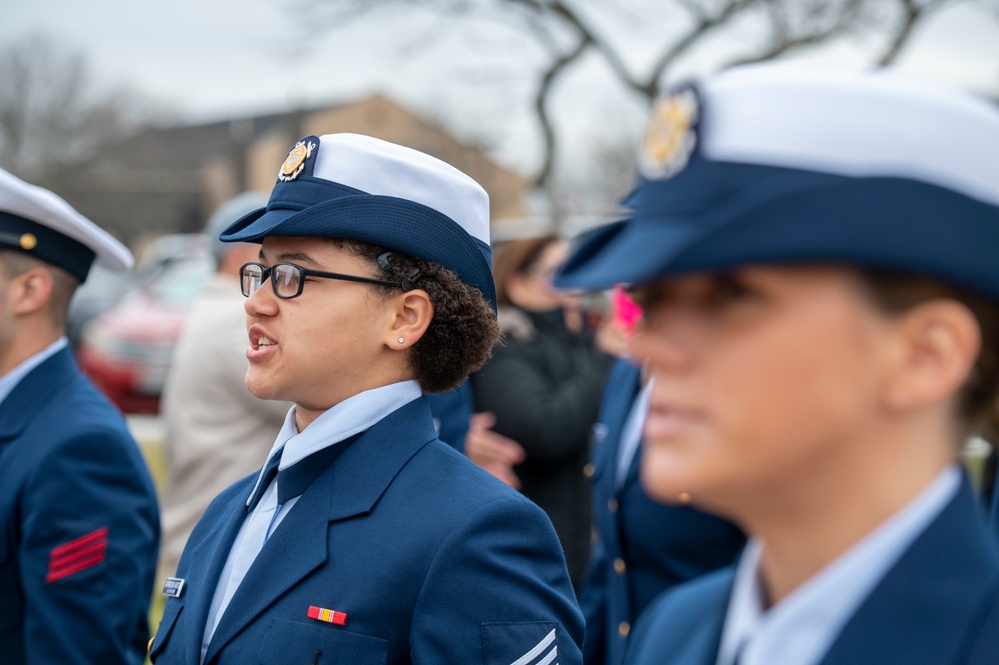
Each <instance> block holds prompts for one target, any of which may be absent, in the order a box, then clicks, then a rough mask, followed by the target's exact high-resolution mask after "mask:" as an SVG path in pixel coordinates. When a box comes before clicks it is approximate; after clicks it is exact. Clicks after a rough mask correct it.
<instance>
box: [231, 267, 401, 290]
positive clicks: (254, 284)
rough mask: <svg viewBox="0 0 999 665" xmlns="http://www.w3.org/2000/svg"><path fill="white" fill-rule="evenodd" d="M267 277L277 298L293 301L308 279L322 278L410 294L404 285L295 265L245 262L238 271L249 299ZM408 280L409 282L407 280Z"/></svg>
mask: <svg viewBox="0 0 999 665" xmlns="http://www.w3.org/2000/svg"><path fill="white" fill-rule="evenodd" d="M268 275H269V276H270V278H271V287H272V288H273V289H274V295H276V296H277V297H278V298H284V299H285V300H290V299H291V298H297V297H298V296H300V295H302V289H303V288H304V287H305V278H306V277H322V278H324V279H341V280H343V281H346V282H361V283H362V284H377V285H379V286H394V287H397V288H400V289H405V290H407V291H409V290H411V289H412V288H413V286H412V284H410V285H409V286H410V288H409V289H407V288H406V287H405V285H404V284H403V282H389V281H386V280H384V279H371V278H370V277H358V276H356V275H341V274H340V273H338V272H323V271H321V270H309V269H308V268H303V267H302V266H297V265H295V264H294V263H275V264H274V265H272V266H271V267H270V268H266V267H264V266H263V265H261V264H259V263H256V262H253V261H251V262H249V263H244V264H243V265H242V266H240V268H239V281H240V285H241V287H242V289H243V295H244V296H246V297H247V298H249V297H250V295H252V294H253V293H254V292H255V291H256V290H257V289H259V288H260V287H261V286H263V284H264V280H266V279H267V277H268ZM406 281H408V280H406Z"/></svg>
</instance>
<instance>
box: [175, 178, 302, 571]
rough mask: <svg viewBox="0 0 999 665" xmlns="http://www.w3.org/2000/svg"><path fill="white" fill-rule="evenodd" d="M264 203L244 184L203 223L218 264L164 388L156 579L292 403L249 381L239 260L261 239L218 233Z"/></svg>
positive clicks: (265, 445) (249, 468)
mask: <svg viewBox="0 0 999 665" xmlns="http://www.w3.org/2000/svg"><path fill="white" fill-rule="evenodd" d="M265 205H267V196H266V195H265V194H262V193H258V192H243V193H242V194H240V195H238V196H236V197H234V198H232V199H230V200H228V201H226V202H225V203H223V204H222V205H220V206H219V207H218V208H217V209H216V210H215V211H214V212H213V213H212V215H211V217H210V218H209V219H208V222H207V223H206V225H205V230H204V234H205V236H206V237H207V241H208V243H209V246H210V247H211V250H212V258H214V260H215V263H216V270H215V273H214V274H213V275H212V276H211V277H210V278H209V280H208V282H207V283H206V284H205V285H204V288H203V289H202V291H201V293H200V294H199V295H198V298H197V300H195V302H194V304H193V306H192V307H191V311H190V312H189V313H188V314H187V316H186V318H185V319H184V328H183V331H182V332H181V335H180V338H179V339H178V340H177V346H176V348H175V349H174V352H173V359H172V360H171V363H170V372H169V374H168V375H167V380H166V385H165V386H164V389H163V404H162V409H161V415H162V417H163V422H164V424H165V425H166V438H165V442H166V458H167V480H166V484H165V486H164V488H163V491H162V501H161V503H162V517H163V543H162V545H161V546H160V566H159V567H160V572H159V574H158V575H157V583H158V584H162V583H163V581H164V580H165V578H166V577H168V576H172V575H173V574H174V573H175V572H176V570H177V563H178V562H179V561H180V554H181V552H183V551H184V544H185V543H186V542H187V538H188V536H190V535H191V531H192V530H193V529H194V525H195V524H197V522H198V520H199V519H200V518H201V514H202V513H204V512H205V508H207V507H208V504H209V503H211V501H212V499H214V498H215V497H216V496H218V494H219V492H221V491H222V490H224V489H225V488H226V487H228V486H229V485H231V484H233V483H234V482H236V481H237V480H239V479H240V478H242V477H244V476H245V475H247V474H248V473H251V472H253V471H256V470H257V469H259V468H260V460H261V459H263V458H264V456H265V455H267V452H268V451H269V450H270V449H271V444H272V443H274V437H275V436H276V435H277V433H278V431H279V430H280V429H281V424H282V423H283V422H284V417H285V415H287V413H288V409H289V408H291V405H290V404H289V403H288V402H281V401H276V400H262V399H258V398H256V397H254V396H253V395H252V394H250V392H249V391H248V390H247V389H246V384H245V382H244V377H245V376H246V353H245V352H246V326H245V325H244V320H245V314H244V312H243V295H242V294H241V293H240V291H239V268H240V266H242V265H243V264H244V263H246V262H247V261H252V260H254V259H256V258H257V252H258V251H259V250H260V247H259V246H258V245H256V244H254V243H245V242H234V243H223V242H222V241H221V240H219V237H218V236H219V234H220V233H222V231H224V230H225V229H226V228H227V227H228V226H229V225H230V224H232V223H233V222H235V221H236V220H237V219H239V218H240V217H242V216H243V215H246V214H247V213H250V212H252V211H254V210H256V209H258V208H260V207H262V206H265Z"/></svg>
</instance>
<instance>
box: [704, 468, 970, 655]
mask: <svg viewBox="0 0 999 665" xmlns="http://www.w3.org/2000/svg"><path fill="white" fill-rule="evenodd" d="M960 483H961V474H960V472H959V471H958V470H957V468H956V467H953V466H952V467H949V468H947V469H945V470H944V471H942V472H941V473H940V474H939V475H937V477H936V478H935V479H934V480H933V482H932V483H930V485H929V486H927V487H926V488H925V489H924V490H923V491H922V492H920V493H919V494H918V495H917V496H916V498H914V499H913V500H912V501H910V502H909V503H908V504H906V505H905V506H904V507H903V508H902V509H901V510H899V511H898V512H896V513H895V514H894V515H892V516H891V517H890V518H889V519H888V520H887V521H885V522H884V523H882V524H881V525H880V526H878V527H877V528H876V529H875V530H874V531H872V532H871V533H870V534H868V535H867V536H865V537H864V538H863V539H862V540H861V541H859V542H858V543H856V544H855V545H854V546H853V547H851V548H850V549H849V550H847V551H846V552H844V553H843V554H841V555H840V556H839V557H837V558H836V559H835V560H834V561H833V562H832V563H830V564H829V565H827V566H826V567H825V568H823V569H822V570H821V571H819V572H818V573H817V574H815V575H814V576H812V577H811V578H810V579H809V580H807V581H806V582H805V583H804V584H802V585H801V586H800V587H798V588H797V589H795V590H794V591H793V592H792V593H791V594H790V595H788V596H787V597H786V598H784V599H783V600H781V601H780V602H779V603H777V604H776V605H774V606H773V607H771V608H769V609H764V607H763V598H764V593H763V588H762V586H761V583H760V574H759V561H760V555H761V554H762V551H763V544H762V543H761V542H760V541H758V540H756V539H752V540H751V541H750V542H749V543H748V544H747V546H746V548H745V550H744V551H743V554H742V557H741V558H740V560H739V566H738V569H737V571H736V577H735V583H734V585H733V587H732V598H731V600H730V601H729V606H728V612H727V614H726V617H725V627H724V629H723V633H722V641H721V647H720V649H719V652H718V660H717V661H716V663H717V665H732V663H733V662H734V661H735V657H736V655H737V654H738V655H739V662H740V665H755V664H759V663H776V662H794V663H797V664H798V665H814V664H815V663H818V662H819V661H820V660H821V659H822V657H823V656H824V655H825V653H826V651H828V649H829V647H830V646H831V645H832V643H833V641H834V640H835V638H836V635H838V634H839V632H840V630H841V629H842V628H843V626H844V625H845V624H846V622H847V621H848V620H849V619H850V617H851V616H852V615H853V613H854V612H855V611H856V609H857V608H858V607H859V606H860V604H861V603H862V602H863V601H864V599H866V598H867V596H868V595H870V593H871V592H872V591H873V589H874V587H875V586H877V583H878V582H879V581H880V580H881V578H882V577H884V576H885V575H886V574H887V573H888V570H889V569H890V568H891V567H892V566H893V565H894V564H895V562H897V561H898V560H899V559H900V558H901V556H902V554H903V553H904V552H905V550H906V549H908V547H909V546H910V545H911V544H912V542H913V541H914V540H915V539H916V538H917V537H918V536H919V534H920V533H922V532H923V531H924V530H925V529H926V527H927V526H928V525H929V523H930V522H932V521H933V519H934V518H936V516H937V515H939V514H940V512H941V511H942V510H943V509H944V507H945V506H946V505H947V503H948V502H949V501H950V500H951V499H952V498H953V497H954V495H955V494H956V493H957V491H958V488H959V486H960Z"/></svg>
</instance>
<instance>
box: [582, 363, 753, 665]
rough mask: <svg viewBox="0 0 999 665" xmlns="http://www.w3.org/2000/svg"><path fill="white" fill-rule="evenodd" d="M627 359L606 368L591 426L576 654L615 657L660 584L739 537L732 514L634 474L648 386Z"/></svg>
mask: <svg viewBox="0 0 999 665" xmlns="http://www.w3.org/2000/svg"><path fill="white" fill-rule="evenodd" d="M641 378H642V377H641V371H640V370H639V368H638V367H637V366H636V365H635V364H634V362H633V361H632V360H631V359H622V360H619V361H618V362H617V364H615V365H614V366H613V367H612V368H611V371H610V373H609V374H608V376H607V385H606V387H605V389H604V399H603V403H602V404H601V409H600V418H599V419H598V421H597V425H596V426H595V427H594V450H593V515H594V526H595V527H596V541H595V543H594V546H593V555H592V558H591V561H590V570H589V574H588V576H587V578H586V584H585V585H584V586H583V589H582V592H581V594H580V598H579V606H580V608H581V609H582V610H583V616H584V618H585V619H586V639H585V640H584V642H583V662H584V663H586V664H587V665H619V664H620V663H621V661H622V659H623V658H624V650H625V646H626V644H627V640H628V636H629V634H630V633H631V627H632V626H633V625H634V624H635V620H636V619H637V618H638V617H639V616H640V615H641V613H642V612H643V611H644V610H645V608H646V607H647V606H648V605H649V603H650V602H652V600H653V599H654V598H655V597H656V596H657V595H659V594H660V593H662V592H663V591H665V590H666V589H668V588H670V587H672V586H674V585H676V584H679V583H681V582H685V581H688V580H692V579H694V578H696V577H699V576H701V575H703V574H705V573H708V572H710V571H713V570H716V569H718V568H721V567H724V566H728V565H730V564H731V563H732V562H733V561H734V560H735V558H736V556H738V554H739V552H740V550H742V547H743V545H744V544H745V542H746V538H745V536H744V535H743V533H742V531H740V530H739V528H738V527H737V526H735V525H734V524H732V523H731V522H729V521H727V520H724V519H722V518H720V517H716V516H714V515H711V514H708V513H705V512H703V511H701V510H698V509H696V508H694V507H692V506H689V505H686V502H687V501H688V500H689V497H688V496H686V495H682V494H681V495H678V496H677V497H675V498H674V499H673V500H672V501H671V502H670V503H669V504H664V503H660V502H658V501H655V500H653V499H651V498H649V496H648V494H646V492H645V490H644V489H642V486H641V483H640V482H639V477H638V469H639V464H640V460H641V457H642V451H641V447H640V445H639V439H640V438H641V425H642V421H643V419H644V415H645V409H646V407H647V405H648V387H646V388H645V389H644V390H643V389H642V386H641V383H642V382H641Z"/></svg>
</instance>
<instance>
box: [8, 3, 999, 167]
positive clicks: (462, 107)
mask: <svg viewBox="0 0 999 665" xmlns="http://www.w3.org/2000/svg"><path fill="white" fill-rule="evenodd" d="M302 1H303V0H281V1H275V0H270V1H264V0H170V1H169V2H157V3H149V2H142V1H141V0H86V1H81V0H31V1H30V2H27V1H25V0H0V15H2V16H3V20H2V21H0V43H2V44H9V43H12V42H13V40H16V39H18V38H20V37H22V36H25V35H27V34H31V33H44V34H47V35H49V36H52V37H55V38H57V39H58V40H59V41H60V42H61V43H63V44H65V46H66V47H67V48H70V49H75V50H80V51H83V52H84V53H85V54H86V55H87V56H88V57H89V59H90V62H91V65H92V68H93V70H94V72H95V73H97V74H99V75H100V76H101V78H102V79H103V80H106V81H112V82H117V83H122V84H128V85H131V86H133V87H135V88H137V89H139V90H142V91H144V92H146V93H148V94H150V95H153V96H155V97H156V98H158V99H161V100H163V101H164V103H165V104H167V105H169V106H171V107H173V108H175V109H176V110H177V111H178V112H179V113H180V114H181V115H182V117H184V118H187V119H191V120H195V121H201V120H215V119H221V118H227V117H233V116H246V115H252V114H254V113H261V112H275V111H283V110H286V109H288V108H290V107H294V106H309V105H315V104H319V103H327V102H334V101H345V100H349V99H352V98H356V97H359V96H362V95H364V94H367V93H370V92H373V91H383V92H386V93H388V94H389V95H390V96H393V97H395V98H397V99H398V100H399V101H401V102H402V103H403V104H406V105H408V106H410V107H412V108H414V109H416V110H418V111H420V112H422V113H425V114H427V115H429V116H430V117H432V118H434V119H437V120H440V121H442V122H444V123H446V124H448V125H451V126H453V127H454V129H456V131H457V132H458V133H459V135H464V136H465V137H468V138H474V139H478V140H483V141H487V142H489V143H490V144H491V145H492V146H493V154H494V156H496V157H498V158H499V159H500V160H501V161H503V162H505V163H507V164H508V165H511V166H514V167H516V168H520V169H521V170H530V169H531V168H532V167H533V166H535V165H536V162H537V157H538V150H537V144H538V141H537V136H538V135H537V131H536V127H534V125H533V122H532V120H531V117H530V115H529V111H528V108H529V107H528V104H529V102H530V94H531V88H530V86H529V83H530V81H529V79H528V78H527V77H526V76H525V75H524V74H525V73H526V72H529V71H530V70H531V68H532V66H534V65H536V64H537V61H536V58H537V57H538V56H537V53H534V54H533V55H532V54H531V53H530V52H528V51H524V54H523V57H522V58H521V57H513V56H512V55H511V53H505V54H504V53H501V51H502V42H496V41H493V42H492V43H491V44H490V50H491V51H492V53H491V54H485V53H483V52H480V49H479V48H478V45H480V44H482V43H483V41H485V40H489V39H494V36H493V33H494V32H495V30H493V29H491V28H490V27H489V26H480V27H479V28H477V29H476V28H468V27H467V26H466V27H465V28H463V29H462V31H460V32H456V31H451V30H448V29H447V26H446V24H442V23H441V22H439V21H436V20H432V19H430V18H429V17H424V18H423V19H419V18H417V19H414V18H413V17H411V16H407V17H405V19H398V18H396V19H393V17H392V16H387V15H384V14H381V15H379V16H380V20H377V21H375V20H365V21H363V22H358V23H356V24H355V25H353V26H351V27H350V29H346V30H340V31H337V32H335V33H332V34H322V35H316V34H313V31H310V30H309V29H308V28H307V27H306V26H305V24H304V23H303V22H302V21H301V17H300V16H299V15H296V14H295V13H294V12H293V8H294V7H295V5H296V3H301V2H302ZM306 1H307V0H306ZM922 28H923V29H922V30H921V31H920V32H919V33H918V34H917V35H916V38H915V39H914V40H913V41H912V42H911V44H910V47H911V48H910V49H909V51H907V52H906V54H905V55H904V56H903V57H902V58H901V60H900V63H899V66H900V68H902V69H904V70H906V71H909V72H911V73H915V74H918V75H920V76H926V77H929V78H934V79H943V80H948V81H952V82H954V83H956V84H958V85H961V86H964V87H969V88H972V89H976V90H979V91H985V92H991V93H992V94H996V95H997V96H999V24H997V22H996V21H995V20H993V19H992V18H991V17H985V16H984V15H983V14H981V13H979V12H977V11H974V10H968V9H960V8H957V9H952V10H948V11H947V12H945V13H942V14H941V15H939V16H936V17H934V18H932V19H931V20H930V21H928V22H927V24H926V25H924V26H922ZM641 37H642V35H637V37H636V38H635V39H634V40H633V41H634V43H635V50H634V52H633V57H634V58H635V59H636V60H640V59H641V56H642V53H643V52H642V50H641V48H642V39H641ZM651 43H652V42H651V40H647V42H646V46H648V44H651ZM510 48H511V49H516V48H517V44H516V43H514V42H511V43H510ZM498 51H499V52H500V53H499V55H501V56H502V57H499V55H498ZM809 57H817V58H820V59H823V60H825V61H828V62H844V63H852V64H859V63H860V62H861V61H862V56H861V55H860V53H859V52H858V50H857V49H856V48H854V47H853V46H850V45H842V44H841V45H838V46H836V47H834V48H825V49H823V50H822V51H821V52H819V53H818V54H814V53H813V54H809ZM708 61H709V59H706V60H705V62H708ZM705 66H708V65H705ZM561 85H562V87H561V88H560V90H559V96H558V105H557V108H556V113H557V114H558V118H559V119H560V121H561V122H562V123H563V125H564V126H565V127H568V128H569V129H568V130H567V131H568V132H569V133H570V136H571V138H572V139H574V140H577V141H586V140H589V138H590V136H591V135H592V133H593V132H595V131H599V130H600V128H602V127H608V126H611V125H618V124H619V125H621V126H623V127H631V126H634V125H635V124H636V123H638V122H640V118H641V115H642V114H643V111H642V107H641V105H640V104H639V103H638V101H637V100H636V99H634V98H629V95H627V94H626V93H625V92H624V91H622V90H621V89H620V88H619V87H617V86H616V85H615V83H614V82H613V79H612V78H611V77H610V76H609V75H608V74H607V73H606V72H605V71H604V70H603V69H602V67H601V66H600V65H599V63H597V62H596V61H595V60H591V61H589V62H587V63H584V64H583V65H581V66H580V67H578V68H577V69H576V70H574V71H573V72H571V74H570V75H569V76H567V77H566V79H565V80H564V81H563V82H562V84H561Z"/></svg>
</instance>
